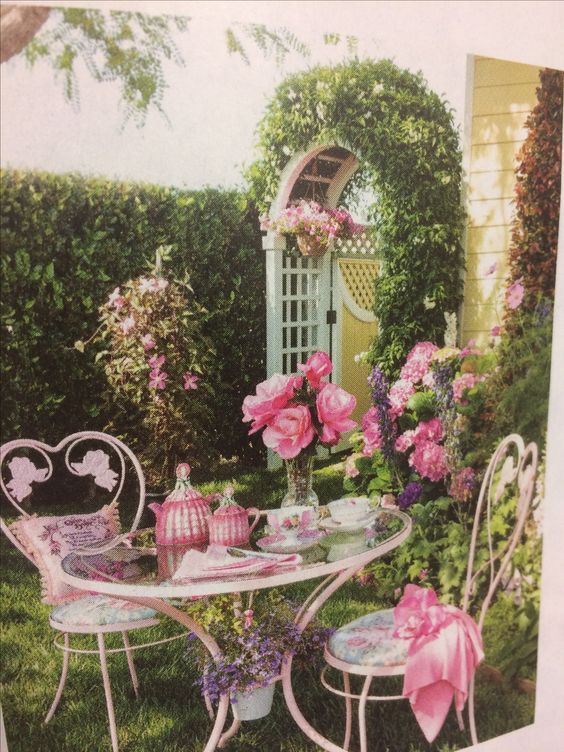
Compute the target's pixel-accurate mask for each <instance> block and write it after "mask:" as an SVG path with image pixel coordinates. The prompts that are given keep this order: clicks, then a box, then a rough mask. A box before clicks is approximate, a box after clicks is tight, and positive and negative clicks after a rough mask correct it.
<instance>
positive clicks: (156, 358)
mask: <svg viewBox="0 0 564 752" xmlns="http://www.w3.org/2000/svg"><path fill="white" fill-rule="evenodd" d="M164 362H165V356H164V355H153V356H151V357H150V358H149V360H148V361H147V363H148V364H149V368H150V369H151V370H153V371H158V370H159V368H160V367H161V366H162V364H163V363H164Z"/></svg>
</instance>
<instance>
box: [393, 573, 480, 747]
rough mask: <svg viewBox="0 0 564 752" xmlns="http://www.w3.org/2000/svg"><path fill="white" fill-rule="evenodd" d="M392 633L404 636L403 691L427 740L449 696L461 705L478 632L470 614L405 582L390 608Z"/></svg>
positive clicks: (471, 670) (474, 662)
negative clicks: (400, 594)
mask: <svg viewBox="0 0 564 752" xmlns="http://www.w3.org/2000/svg"><path fill="white" fill-rule="evenodd" d="M394 624H395V631H394V636H395V637H400V638H404V639H408V640H409V641H410V644H409V650H408V654H407V656H408V657H407V664H406V671H405V677H404V683H403V696H404V697H409V701H410V703H411V707H412V709H413V712H414V714H415V717H416V719H417V722H418V723H419V726H420V727H421V730H422V731H423V733H424V735H425V738H426V739H427V741H428V742H429V743H430V742H432V741H433V739H435V737H436V736H437V734H438V733H439V731H440V730H441V728H442V725H443V723H444V721H445V718H446V716H447V713H448V710H449V708H450V705H451V703H452V700H453V698H454V703H455V707H456V709H457V710H462V708H463V707H464V704H465V702H466V698H467V696H468V688H469V686H470V682H471V681H472V677H473V675H474V670H475V668H476V666H477V665H478V664H479V663H480V662H481V661H482V660H483V658H484V652H483V647H482V637H481V634H480V631H479V630H478V627H477V625H476V623H475V622H474V621H473V619H472V618H471V617H470V616H468V614H465V613H464V612H463V611H461V610H460V609H458V608H455V607H454V606H445V605H443V604H442V603H439V600H438V598H437V595H436V593H435V592H434V591H433V590H431V589H429V588H422V587H419V586H417V585H406V587H405V590H404V594H403V597H402V599H401V600H400V602H399V603H398V605H397V606H396V607H395V609H394Z"/></svg>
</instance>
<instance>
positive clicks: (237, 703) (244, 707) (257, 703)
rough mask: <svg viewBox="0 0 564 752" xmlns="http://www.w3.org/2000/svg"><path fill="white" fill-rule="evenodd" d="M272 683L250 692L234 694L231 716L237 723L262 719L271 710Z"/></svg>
mask: <svg viewBox="0 0 564 752" xmlns="http://www.w3.org/2000/svg"><path fill="white" fill-rule="evenodd" d="M275 686H276V684H275V683H274V682H272V684H269V685H268V686H266V687H258V689H252V690H251V691H250V692H236V693H235V695H234V698H233V700H234V701H232V702H231V708H232V710H233V715H234V716H235V718H237V719H238V720H239V721H257V720H258V719H259V718H264V717H265V716H266V715H268V714H269V713H270V711H271V709H272V702H273V700H274V688H275Z"/></svg>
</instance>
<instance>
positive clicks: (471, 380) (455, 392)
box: [452, 373, 485, 405]
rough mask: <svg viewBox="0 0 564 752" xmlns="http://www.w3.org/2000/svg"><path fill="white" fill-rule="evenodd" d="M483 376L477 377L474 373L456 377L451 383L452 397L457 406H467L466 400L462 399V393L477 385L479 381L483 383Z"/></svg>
mask: <svg viewBox="0 0 564 752" xmlns="http://www.w3.org/2000/svg"><path fill="white" fill-rule="evenodd" d="M484 378H485V377H484V376H477V375H476V374H475V373H463V374H462V376H458V377H457V378H456V379H455V380H454V381H453V382H452V396H453V398H454V401H455V402H458V404H459V405H467V404H468V400H464V399H462V397H463V394H464V392H465V391H466V390H467V389H472V387H473V386H475V385H476V384H479V383H480V381H484Z"/></svg>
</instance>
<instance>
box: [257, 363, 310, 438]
mask: <svg viewBox="0 0 564 752" xmlns="http://www.w3.org/2000/svg"><path fill="white" fill-rule="evenodd" d="M300 385H301V382H300V380H299V379H296V377H295V376H283V375H282V374H280V373H275V374H274V376H271V377H270V378H269V379H267V380H266V381H262V382H261V383H260V384H258V385H257V393H256V394H251V395H248V396H247V397H245V399H244V400H243V422H245V423H248V422H249V421H254V422H253V425H252V426H251V430H250V431H249V434H252V433H255V432H256V431H260V429H261V428H262V427H263V426H266V424H267V423H268V422H269V421H270V420H271V419H272V418H273V417H274V416H275V415H277V413H278V412H279V411H280V410H281V409H282V408H284V407H286V405H287V404H288V401H289V400H290V399H291V398H292V397H293V396H294V389H297V388H299V386H300Z"/></svg>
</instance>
